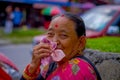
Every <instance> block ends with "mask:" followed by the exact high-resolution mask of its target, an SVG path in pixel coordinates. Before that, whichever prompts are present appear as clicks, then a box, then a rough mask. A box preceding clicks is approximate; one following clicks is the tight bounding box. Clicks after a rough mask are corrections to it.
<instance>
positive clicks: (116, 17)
mask: <svg viewBox="0 0 120 80" xmlns="http://www.w3.org/2000/svg"><path fill="white" fill-rule="evenodd" d="M81 17H82V18H83V20H84V22H85V26H86V35H87V37H88V38H96V37H102V36H105V35H107V36H120V6H119V5H118V6H117V5H102V6H97V7H95V8H92V9H91V10H89V11H87V12H85V13H84V14H83V15H81Z"/></svg>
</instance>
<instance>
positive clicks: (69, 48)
mask: <svg viewBox="0 0 120 80" xmlns="http://www.w3.org/2000/svg"><path fill="white" fill-rule="evenodd" d="M72 50H73V43H71V41H70V40H67V41H65V42H63V51H64V52H65V54H66V56H69V54H70V53H71V52H72Z"/></svg>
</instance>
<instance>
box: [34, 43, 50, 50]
mask: <svg viewBox="0 0 120 80" xmlns="http://www.w3.org/2000/svg"><path fill="white" fill-rule="evenodd" d="M41 48H45V49H50V45H49V44H46V43H41V44H38V45H36V46H35V47H34V48H33V51H35V50H39V49H41Z"/></svg>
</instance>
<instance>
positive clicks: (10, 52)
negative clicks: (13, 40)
mask: <svg viewBox="0 0 120 80" xmlns="http://www.w3.org/2000/svg"><path fill="white" fill-rule="evenodd" d="M31 49H32V45H31V44H20V45H6V46H5V45H4V46H0V52H2V53H4V54H5V55H6V56H7V57H8V58H9V59H11V60H12V61H13V63H14V64H15V65H16V66H17V67H18V69H19V70H20V73H22V71H23V69H24V67H25V66H26V65H27V64H28V63H29V62H30V59H31V54H30V51H31Z"/></svg>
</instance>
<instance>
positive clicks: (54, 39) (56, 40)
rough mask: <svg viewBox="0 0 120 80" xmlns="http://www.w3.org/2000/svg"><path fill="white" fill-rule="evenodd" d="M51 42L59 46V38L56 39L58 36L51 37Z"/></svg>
mask: <svg viewBox="0 0 120 80" xmlns="http://www.w3.org/2000/svg"><path fill="white" fill-rule="evenodd" d="M52 41H53V42H56V43H57V45H58V44H59V38H58V36H56V35H55V36H54V37H53V39H52Z"/></svg>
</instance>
